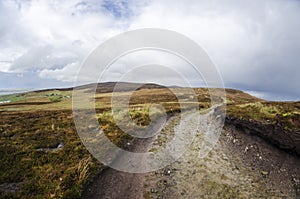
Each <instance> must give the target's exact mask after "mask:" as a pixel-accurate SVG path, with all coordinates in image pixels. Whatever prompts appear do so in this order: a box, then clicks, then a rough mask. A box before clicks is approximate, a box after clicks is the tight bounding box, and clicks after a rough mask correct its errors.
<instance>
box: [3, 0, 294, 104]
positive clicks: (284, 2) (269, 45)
mask: <svg viewBox="0 0 300 199" xmlns="http://www.w3.org/2000/svg"><path fill="white" fill-rule="evenodd" d="M138 28H166V29H169V30H174V31H177V32H179V33H181V34H184V35H186V36H188V37H189V38H191V39H192V40H194V41H196V42H197V43H198V44H199V45H201V46H202V47H203V48H204V49H205V50H206V51H207V53H208V55H209V56H210V57H211V59H212V61H213V62H214V63H215V64H216V66H217V67H218V69H219V71H220V74H221V75H222V78H223V80H224V83H225V85H226V86H227V87H233V88H237V89H242V90H245V91H249V92H251V93H252V94H255V95H256V96H261V97H264V98H267V99H274V100H277V99H281V100H287V99H297V100H299V98H300V89H299V88H298V87H299V85H300V78H299V75H300V65H299V64H300V56H299V52H300V36H299V35H300V34H299V32H300V2H299V1H297V0H265V1H261V0H246V1H239V0H228V1H220V0H211V1H201V0H200V1H199V0H190V1H180V0H164V1H159V0H143V1H138V0H128V1H124V0H118V1H108V0H101V1H92V0H91V1H79V0H71V1H56V0H55V1H35V0H32V1H9V0H4V1H1V2H0V71H1V72H2V73H0V78H1V77H2V76H3V74H5V73H7V74H8V73H9V74H14V73H15V74H17V73H18V74H20V73H27V72H28V71H30V72H32V73H35V75H36V76H37V77H39V78H38V79H40V80H41V81H42V80H43V79H44V80H46V79H47V81H50V80H53V82H54V81H55V82H56V83H55V84H57V82H61V85H62V86H63V85H65V84H66V83H68V82H72V81H74V76H75V75H76V71H78V69H79V68H80V65H81V63H82V62H83V61H84V59H85V58H86V57H87V56H88V55H89V53H90V52H91V51H92V50H93V49H95V48H96V47H97V46H98V45H100V44H101V43H102V42H103V41H105V40H106V39H108V38H110V37H112V36H115V35H117V34H118V33H121V32H123V31H127V30H134V29H138ZM151 58H152V61H155V60H157V61H158V62H159V61H160V60H161V59H162V57H161V56H152V57H151ZM137 59H140V61H136V60H137ZM143 59H144V60H145V62H146V60H147V58H145V56H136V57H135V59H132V58H130V57H128V58H127V60H123V61H122V60H121V62H119V63H116V65H114V66H113V67H112V68H111V70H110V73H107V74H106V76H105V79H106V80H107V81H109V80H117V78H118V77H120V76H122V75H123V74H124V73H126V67H128V65H133V64H134V63H140V62H142V61H143ZM179 63H180V62H177V63H173V64H174V65H175V68H176V67H177V66H178V64H179ZM182 67H183V69H184V66H182ZM185 73H186V75H187V76H189V77H190V79H191V82H192V83H193V84H194V85H201V82H202V80H197V79H194V77H193V73H192V72H190V73H189V71H185ZM160 75H162V74H160ZM163 76H164V77H165V78H164V80H165V81H167V78H170V82H172V81H173V80H172V76H168V73H167V72H166V73H165V74H163ZM3 77H4V76H3ZM8 77H10V75H9V76H5V78H6V79H7V78H8ZM20 81H25V79H24V78H23V79H22V80H20ZM141 81H142V79H141ZM172 83H173V82H172ZM49 85H50V84H49ZM1 87H5V82H4V83H2V85H1Z"/></svg>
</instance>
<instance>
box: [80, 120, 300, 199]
mask: <svg viewBox="0 0 300 199" xmlns="http://www.w3.org/2000/svg"><path fill="white" fill-rule="evenodd" d="M177 122H178V118H176V116H175V117H172V118H171V119H170V120H169V122H168V124H167V125H166V126H165V128H164V129H163V130H162V131H161V133H160V134H159V135H158V136H156V137H155V138H149V139H140V140H135V143H133V144H132V148H131V150H132V151H151V150H152V151H153V150H156V149H157V148H158V147H161V146H164V145H165V144H166V143H167V142H169V141H170V140H171V139H172V138H173V136H174V127H175V126H176V123H177ZM202 130H203V129H202ZM199 131H201V128H200V130H199ZM204 136H205V135H204V134H203V132H199V133H198V134H197V137H196V139H195V140H194V142H193V143H192V144H191V145H190V147H189V149H188V150H187V151H186V153H185V154H184V155H183V156H182V157H180V158H179V159H178V160H177V161H175V162H173V163H172V164H170V165H168V166H167V167H165V168H163V169H160V170H157V171H154V172H149V173H144V174H132V173H126V172H121V171H116V170H114V169H107V170H105V171H103V172H102V173H101V174H100V175H99V176H98V177H97V178H96V180H95V181H94V183H93V184H92V185H91V186H90V187H89V188H88V189H87V190H86V191H85V193H84V197H83V198H107V199H119V198H120V199H121V198H122V199H126V198H128V199H135V198H136V199H139V198H300V158H299V157H298V156H295V155H292V154H288V153H286V152H283V151H281V150H279V149H277V148H276V147H274V146H272V145H270V144H269V143H267V142H265V141H263V140H261V139H260V138H258V137H256V136H252V135H250V134H246V133H245V132H242V131H240V130H237V129H235V128H234V127H232V126H231V127H229V126H227V127H226V126H225V128H224V130H223V132H222V134H221V136H220V139H219V141H218V142H217V144H216V145H215V146H214V148H213V150H212V151H210V153H209V154H208V155H207V156H206V157H204V158H201V157H199V150H201V149H200V148H201V146H202V145H201V144H203V139H204ZM120 158H126V157H120ZM116 161H118V160H116ZM141 164H142V163H141Z"/></svg>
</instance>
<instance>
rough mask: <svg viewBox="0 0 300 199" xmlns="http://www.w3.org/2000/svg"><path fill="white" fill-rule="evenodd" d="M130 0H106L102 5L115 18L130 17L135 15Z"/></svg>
mask: <svg viewBox="0 0 300 199" xmlns="http://www.w3.org/2000/svg"><path fill="white" fill-rule="evenodd" d="M129 3H130V2H129V1H128V0H118V1H113V0H104V1H103V3H102V7H103V8H104V9H105V10H106V11H107V12H109V13H110V14H112V15H113V16H114V17H115V18H129V17H130V16H132V15H133V12H132V10H131V9H130V6H129Z"/></svg>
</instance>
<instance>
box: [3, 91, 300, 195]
mask: <svg viewBox="0 0 300 199" xmlns="http://www.w3.org/2000/svg"><path fill="white" fill-rule="evenodd" d="M178 89H180V88H178ZM106 90H107V89H104V91H106ZM108 90H109V89H108ZM100 91H101V89H100ZM102 91H103V90H102ZM195 91H196V93H197V94H198V99H199V101H200V103H199V107H200V108H207V107H209V105H210V104H209V102H210V98H209V97H210V96H209V94H208V92H207V89H195ZM71 94H72V91H71V90H47V91H40V92H30V93H26V94H18V95H11V96H6V97H0V101H5V100H11V101H12V102H11V103H7V104H2V105H0V158H1V162H0V185H1V184H3V183H19V182H21V185H20V191H19V192H16V193H15V194H13V193H2V195H0V196H1V197H4V198H5V197H7V198H11V197H20V196H23V197H24V196H25V197H27V198H51V197H52V198H79V197H80V194H81V190H82V189H83V186H84V184H85V183H86V182H87V181H88V180H89V179H91V178H92V176H93V175H94V174H95V173H96V172H97V171H99V170H101V169H103V168H105V166H104V165H102V164H100V163H98V162H97V161H96V160H94V159H93V158H92V157H91V156H90V155H89V153H88V151H87V150H86V149H85V147H84V146H83V145H82V143H81V141H80V139H79V137H78V136H77V133H76V130H75V126H74V123H73V119H72V111H71V107H72V104H71V103H72V99H71V98H70V96H71ZM124 94H125V95H126V94H127V93H120V95H124ZM110 99H111V94H110V93H106V92H102V93H99V94H97V95H96V107H97V115H98V119H99V121H100V124H101V127H100V128H101V129H102V130H103V131H104V133H106V135H107V136H108V137H109V138H110V139H111V140H112V141H113V142H114V143H116V144H118V145H122V142H123V141H124V139H130V137H128V136H126V135H124V134H122V133H121V132H120V130H119V129H118V127H117V126H116V125H115V124H114V121H113V118H112V116H111V114H110V113H109V111H108V109H110ZM130 102H131V106H132V111H131V116H132V117H133V119H134V120H135V121H136V122H137V123H138V124H140V125H145V124H147V121H148V119H149V115H148V112H147V109H143V108H141V107H145V104H146V105H147V104H148V103H157V102H159V103H161V104H162V105H163V106H164V107H165V109H166V110H167V111H168V112H172V111H178V110H179V106H178V103H177V101H176V98H175V96H174V95H173V94H172V93H171V92H170V91H168V90H167V89H163V88H153V89H142V90H139V91H136V92H134V94H133V95H132V98H131V101H130ZM227 103H228V106H227V112H228V113H229V114H230V115H231V116H234V117H237V118H247V119H255V120H258V121H262V122H266V123H272V122H276V120H275V118H276V115H277V120H278V117H280V118H282V119H281V122H283V123H284V124H285V126H287V128H289V129H293V130H298V129H299V121H300V119H299V114H300V113H299V112H300V111H299V107H300V102H295V103H283V102H280V103H279V102H265V101H263V100H261V99H258V98H255V97H252V96H250V95H248V94H245V93H243V92H241V91H237V90H232V89H228V90H227ZM59 143H64V147H63V148H62V149H60V150H53V151H47V152H46V151H41V150H40V149H46V148H55V147H57V146H58V144H59Z"/></svg>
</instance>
